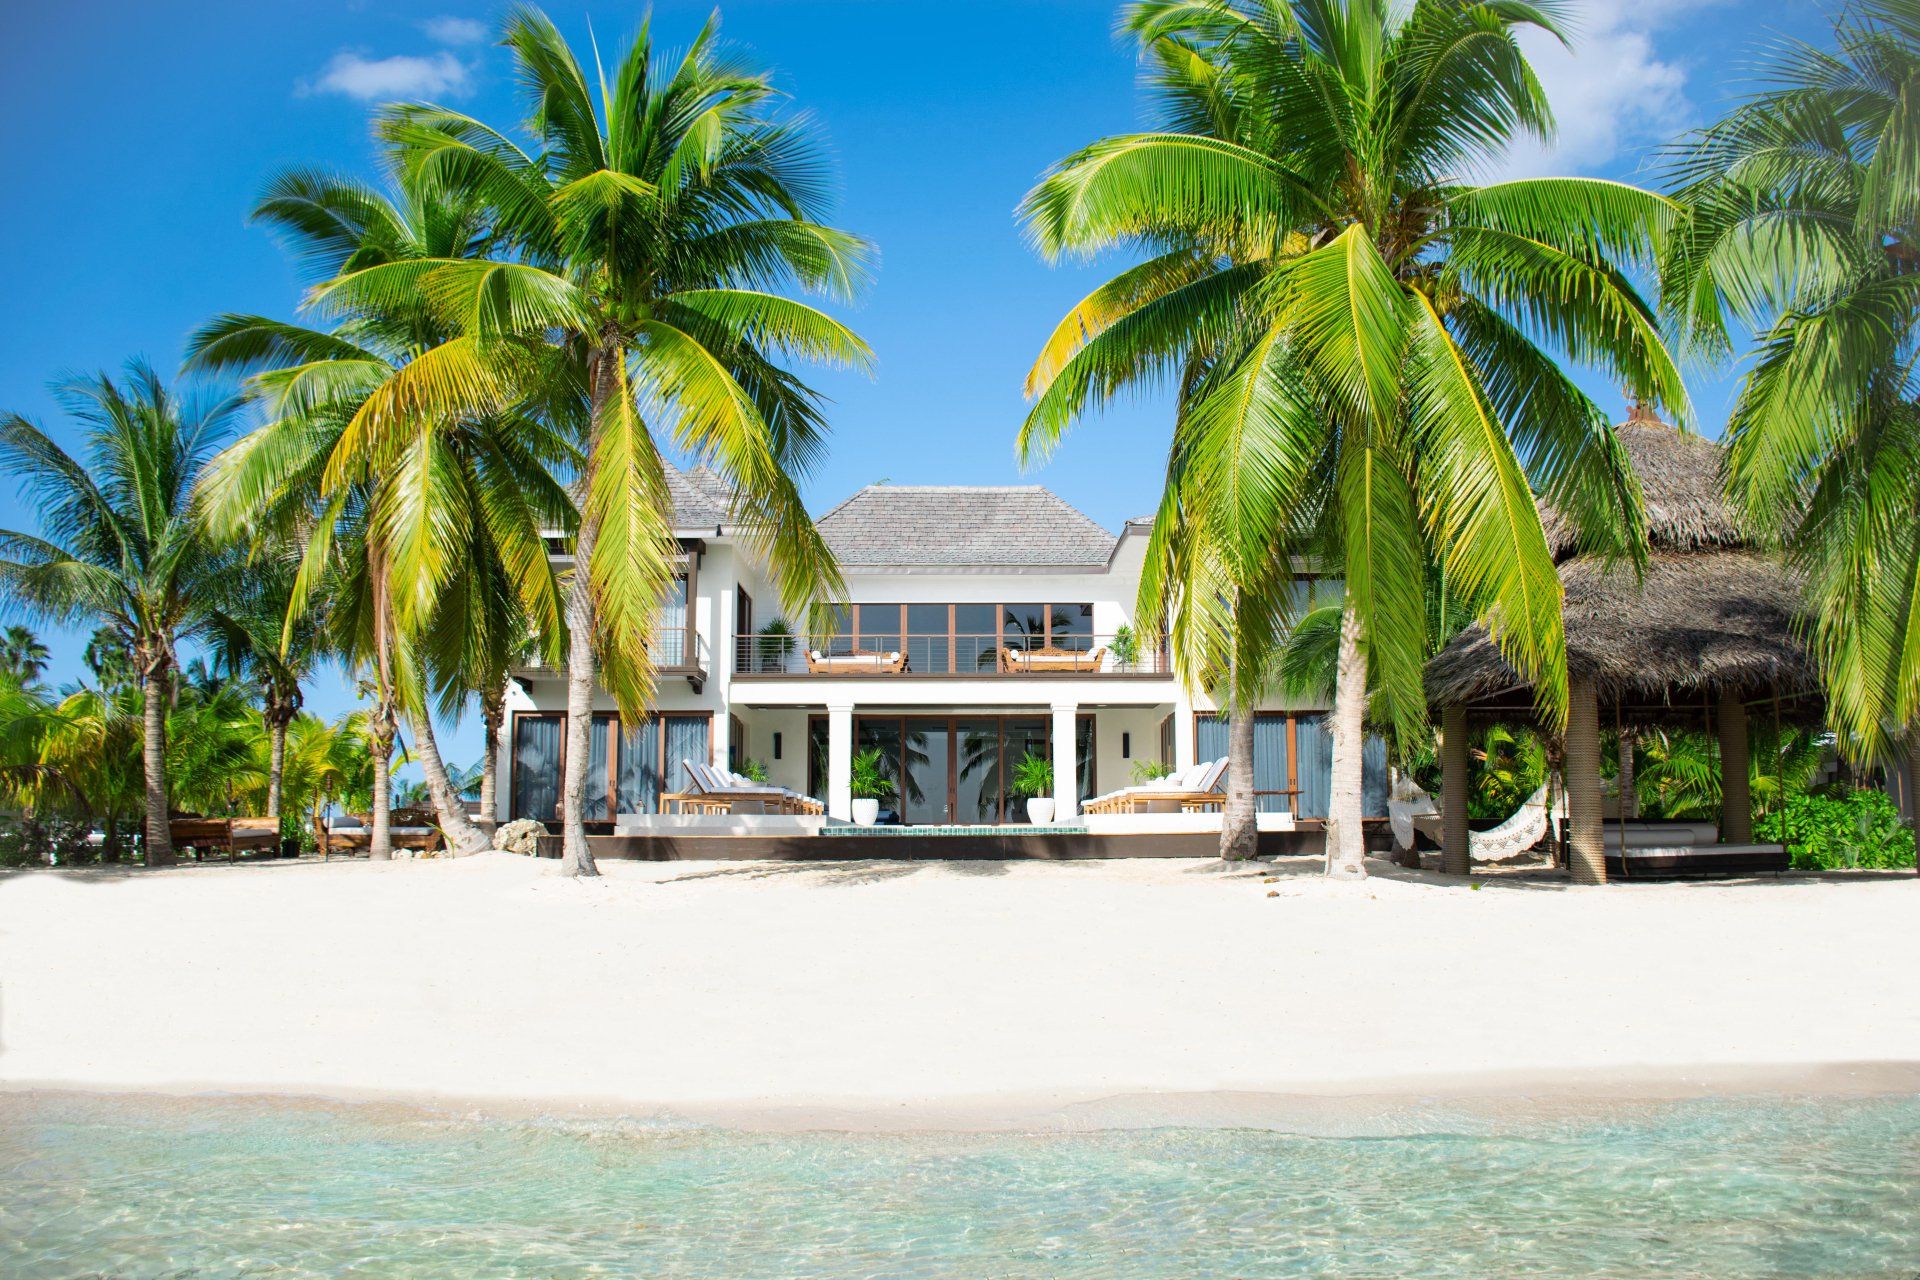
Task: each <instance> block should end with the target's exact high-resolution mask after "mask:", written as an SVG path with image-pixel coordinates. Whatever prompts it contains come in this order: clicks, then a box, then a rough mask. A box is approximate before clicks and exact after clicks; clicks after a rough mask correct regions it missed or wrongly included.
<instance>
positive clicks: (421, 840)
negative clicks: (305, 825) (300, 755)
mask: <svg viewBox="0 0 1920 1280" xmlns="http://www.w3.org/2000/svg"><path fill="white" fill-rule="evenodd" d="M387 821H388V827H387V834H388V836H389V837H390V838H391V839H392V841H393V847H394V848H396V849H412V850H414V851H416V852H420V853H432V852H433V851H435V850H436V849H438V848H440V845H441V838H440V828H439V827H437V826H435V825H434V819H433V814H432V812H431V811H430V810H427V809H395V810H393V811H392V812H391V813H389V814H388V815H387ZM313 839H314V843H315V844H317V845H319V846H320V856H321V857H322V858H327V857H331V856H332V855H333V854H335V853H344V854H346V855H348V856H349V857H351V856H352V855H353V854H355V853H365V852H367V851H368V850H369V849H371V848H372V847H373V820H372V818H370V817H368V816H367V815H365V814H353V815H349V816H343V817H339V818H334V819H332V820H331V821H329V820H328V819H325V818H322V817H321V816H320V815H319V814H315V815H314V818H313Z"/></svg>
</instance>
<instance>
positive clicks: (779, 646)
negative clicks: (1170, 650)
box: [733, 631, 1173, 676]
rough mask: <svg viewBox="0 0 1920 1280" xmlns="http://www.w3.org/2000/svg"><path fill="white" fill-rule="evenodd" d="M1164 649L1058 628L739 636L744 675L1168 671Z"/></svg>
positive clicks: (737, 666)
mask: <svg viewBox="0 0 1920 1280" xmlns="http://www.w3.org/2000/svg"><path fill="white" fill-rule="evenodd" d="M1172 670H1173V667H1172V664H1171V662H1169V660H1168V658H1167V655H1166V654H1165V653H1163V652H1161V651H1160V650H1159V649H1157V648H1150V647H1148V646H1147V645H1144V644H1142V643H1141V642H1140V639H1139V637H1138V636H1135V635H1131V634H1122V635H1117V636H1116V635H1073V636H1062V635H1058V634H1056V635H1055V636H1054V637H1053V642H1052V643H1051V644H1044V643H1041V642H1039V641H1037V640H1036V641H1033V642H1028V641H1027V640H1025V639H1023V638H1021V637H1019V636H1004V635H962V634H955V633H954V632H950V631H940V632H933V633H929V634H925V635H893V634H879V635H872V634H859V635H849V634H847V633H845V632H842V633H841V634H839V635H833V636H805V635H793V636H740V637H738V638H737V640H736V642H735V646H734V654H733V671H734V674H735V675H740V676H1095V675H1108V676H1112V675H1168V674H1170V673H1171V672H1172Z"/></svg>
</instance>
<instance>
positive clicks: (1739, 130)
mask: <svg viewBox="0 0 1920 1280" xmlns="http://www.w3.org/2000/svg"><path fill="white" fill-rule="evenodd" d="M1761 82H1762V88H1761V90H1760V91H1759V92H1758V93H1756V94H1755V95H1754V96H1753V97H1752V98H1751V99H1749V100H1748V101H1746V102H1744V103H1742V104H1740V105H1739V106H1737V107H1736V108H1735V109H1734V110H1733V111H1732V112H1731V113H1730V114H1729V115H1728V116H1727V117H1726V118H1725V119H1723V120H1721V121H1720V122H1719V123H1717V124H1715V125H1712V126H1710V127H1708V128H1706V129H1703V130H1701V131H1699V132H1698V133H1696V134H1694V135H1692V136H1691V137H1690V138H1688V139H1687V140H1686V141H1685V143H1684V144H1683V145H1682V146H1681V147H1680V148H1677V149H1676V154H1675V157H1674V172H1675V176H1676V179H1677V181H1678V182H1679V183H1680V190H1679V197H1680V199H1681V201H1682V202H1683V203H1684V204H1685V205H1686V207H1687V209H1688V211H1689V213H1690V215H1691V216H1690V219H1689V222H1688V226H1687V233H1686V235H1684V236H1681V237H1676V239H1675V242H1674V248H1673V252H1672V254H1671V257H1670V260H1669V263H1668V269H1669V271H1670V272H1671V274H1672V277H1673V290H1674V294H1675V297H1676V301H1677V310H1678V311H1679V315H1680V318H1681V320H1682V321H1683V322H1684V324H1685V326H1686V328H1687V330H1688V333H1689V335H1690V336H1691V337H1692V338H1693V339H1694V340H1695V341H1696V342H1698V343H1699V344H1700V345H1701V346H1703V347H1704V348H1705V349H1707V350H1708V351H1710V352H1717V353H1720V354H1730V353H1731V352H1732V350H1733V349H1734V346H1735V344H1736V343H1737V342H1738V341H1740V340H1741V339H1742V338H1743V337H1744V336H1745V334H1747V333H1753V334H1756V335H1757V336H1758V348H1757V350H1756V351H1755V353H1754V355H1753V359H1752V363H1751V365H1750V366H1749V367H1748V369H1747V371H1746V374H1745V376H1744V377H1743V378H1742V380H1741V382H1740V388H1739V392H1738V394H1737V396H1736V398H1735V401H1734V406H1733V411H1732V414H1731V416H1730V418H1729V420H1728V424H1727V434H1726V439H1727V443H1728V487H1729V491H1730V493H1731V495H1732V497H1733V498H1734V500H1735V502H1736V503H1737V504H1738V505H1739V506H1740V508H1741V509H1742V510H1743V511H1744V513H1745V514H1746V516H1747V517H1748V519H1749V520H1750V521H1751V522H1752V524H1753V525H1754V526H1755V528H1756V529H1757V530H1758V531H1760V532H1762V533H1763V534H1765V535H1767V536H1776V535H1778V536H1782V537H1784V541H1785V547H1786V551H1787V553H1788V556H1789V559H1790V560H1791V562H1792V563H1793V564H1794V565H1795V566H1797V567H1798V568H1799V569H1800V570H1801V571H1802V572H1803V573H1804V574H1805V576H1806V578H1807V583H1808V595H1809V599H1808V604H1809V608H1808V610H1807V616H1808V619H1809V624H1808V625H1809V635H1810V639H1811V641H1812V647H1813V651H1814V653H1815V655H1816V657H1817V659H1818V661H1819V663H1820V666H1821V674H1822V679H1823V681H1824V682H1825V685H1826V693H1827V701H1828V708H1829V714H1830V716H1831V718H1832V722H1833V724H1834V725H1835V727H1836V728H1837V729H1838V730H1839V733H1840V745H1841V747H1842V749H1843V750H1844V751H1846V752H1847V753H1848V754H1849V755H1850V756H1851V757H1853V758H1855V759H1862V758H1871V757H1881V758H1884V757H1886V756H1887V755H1888V754H1890V753H1891V751H1892V749H1893V746H1894V743H1895V741H1896V740H1897V739H1898V738H1899V737H1900V736H1901V735H1902V734H1903V733H1904V734H1905V736H1906V737H1907V740H1908V742H1909V744H1910V750H1916V751H1920V733H1916V732H1915V731H1914V726H1916V725H1920V625H1916V620H1920V520H1916V518H1915V512H1916V510H1920V462H1916V459H1920V366H1917V365H1916V360H1917V359H1920V221H1917V219H1920V2H1917V0H1857V2H1855V3H1851V4H1849V5H1847V6H1846V7H1845V8H1843V9H1842V10H1841V11H1840V13H1839V15H1838V16H1837V17H1836V19H1835V21H1834V47H1833V48H1832V49H1831V50H1829V49H1821V48H1815V47H1814V46H1812V45H1809V44H1804V43H1800V42H1797V41H1782V42H1780V43H1778V44H1776V45H1775V46H1774V47H1773V48H1772V49H1771V51H1770V52H1769V54H1768V56H1767V59H1766V61H1765V62H1764V64H1763V68H1762V73H1761ZM1916 760H1920V756H1916Z"/></svg>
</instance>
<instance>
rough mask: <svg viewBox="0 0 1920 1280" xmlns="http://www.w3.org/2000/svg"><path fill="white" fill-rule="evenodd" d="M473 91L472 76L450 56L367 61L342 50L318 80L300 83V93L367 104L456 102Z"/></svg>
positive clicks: (371, 59) (403, 56)
mask: <svg viewBox="0 0 1920 1280" xmlns="http://www.w3.org/2000/svg"><path fill="white" fill-rule="evenodd" d="M472 87H473V72H472V71H471V70H470V69H469V68H468V67H467V65H466V64H465V63H463V62H461V61H460V59H458V58H456V57H454V56H453V55H452V54H451V53H446V52H441V53H436V54H434V55H432V56H431V57H415V56H412V55H409V54H397V55H395V56H394V57H391V58H368V57H364V56H362V55H360V54H358V53H355V52H353V51H352V50H342V51H341V52H339V53H336V54H334V55H333V60H332V61H330V62H328V63H327V65H326V67H325V68H324V69H323V70H322V71H321V72H320V75H319V76H318V77H317V78H315V79H314V80H312V81H311V82H302V83H301V85H300V86H299V92H300V93H301V94H303V95H305V94H315V93H338V94H344V95H345V96H346V97H349V98H358V99H359V100H361V101H362V102H369V101H372V100H374V99H376V98H378V99H387V98H421V97H452V98H458V97H462V96H464V95H466V94H467V93H468V92H470V91H471V89H472Z"/></svg>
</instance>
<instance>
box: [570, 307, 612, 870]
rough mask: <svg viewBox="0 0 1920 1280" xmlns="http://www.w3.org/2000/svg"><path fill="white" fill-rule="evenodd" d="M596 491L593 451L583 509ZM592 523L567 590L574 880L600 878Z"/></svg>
mask: <svg viewBox="0 0 1920 1280" xmlns="http://www.w3.org/2000/svg"><path fill="white" fill-rule="evenodd" d="M613 358H614V352H613V348H612V344H611V343H609V342H602V343H601V344H599V345H598V346H596V347H594V349H593V350H592V352H590V353H589V354H588V356H587V394H588V397H589V399H590V400H591V402H592V412H593V421H594V423H595V424H596V425H597V424H598V423H599V421H600V417H601V413H602V411H603V410H604V409H605V407H606V403H607V396H608V394H609V392H610V390H611V388H612V386H613V376H612V372H611V370H610V368H609V363H608V362H609V361H610V360H612V359H613ZM592 487H593V463H592V451H591V450H589V451H588V463H587V467H586V469H585V471H584V472H583V474H582V475H581V477H580V499H581V500H580V504H579V505H580V507H581V510H582V512H584V511H585V509H586V505H587V504H586V495H587V493H588V492H589V491H590V490H591V489H592ZM593 535H594V528H593V522H592V521H590V520H588V519H587V518H586V517H585V515H584V514H583V515H582V516H581V519H580V528H579V531H578V532H577V533H576V534H575V535H574V540H573V579H572V581H571V582H570V583H568V585H567V737H566V742H565V743H564V744H563V745H562V747H561V758H562V760H563V761H565V764H564V767H563V768H562V770H561V781H560V870H561V871H563V872H565V873H566V874H567V875H570V876H597V875H599V874H600V868H598V867H596V866H595V865H594V863H593V852H592V850H590V849H588V848H587V826H586V801H587V752H588V750H589V745H588V742H589V737H590V735H591V734H592V732H593V675H594V671H593V631H594V627H593V583H592V580H591V578H590V576H589V574H588V572H587V564H588V562H589V561H590V560H592V558H593Z"/></svg>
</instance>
